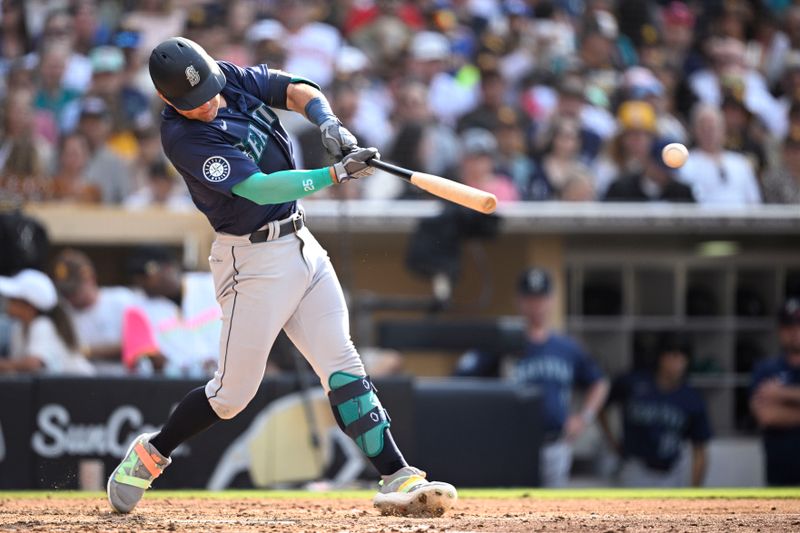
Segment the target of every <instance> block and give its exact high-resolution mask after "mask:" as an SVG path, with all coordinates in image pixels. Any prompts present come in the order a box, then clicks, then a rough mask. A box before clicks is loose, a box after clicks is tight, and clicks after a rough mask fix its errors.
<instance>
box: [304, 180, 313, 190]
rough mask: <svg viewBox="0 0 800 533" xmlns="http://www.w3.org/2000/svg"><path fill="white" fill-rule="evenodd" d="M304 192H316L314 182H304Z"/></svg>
mask: <svg viewBox="0 0 800 533" xmlns="http://www.w3.org/2000/svg"><path fill="white" fill-rule="evenodd" d="M303 190H304V191H306V192H311V191H313V190H314V180H312V179H307V180H304V181H303Z"/></svg>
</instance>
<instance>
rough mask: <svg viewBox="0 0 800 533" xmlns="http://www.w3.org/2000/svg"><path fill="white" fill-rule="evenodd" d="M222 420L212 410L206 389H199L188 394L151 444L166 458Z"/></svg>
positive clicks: (151, 440)
mask: <svg viewBox="0 0 800 533" xmlns="http://www.w3.org/2000/svg"><path fill="white" fill-rule="evenodd" d="M220 420H222V419H221V418H220V417H219V416H217V413H215V412H214V410H213V409H212V408H211V404H210V403H208V398H206V390H205V387H198V388H196V389H194V390H193V391H191V392H190V393H189V394H187V395H186V396H185V397H184V398H183V400H181V403H179V404H178V406H177V407H176V408H175V410H174V411H172V414H171V415H169V418H168V419H167V423H166V424H164V427H163V428H162V429H161V432H160V433H159V434H158V435H156V436H155V437H153V438H152V439H150V444H151V445H152V446H154V447H155V449H156V450H158V451H159V453H161V455H163V456H164V457H169V456H170V455H172V451H173V450H174V449H175V448H177V447H178V446H180V444H181V443H183V442H185V441H187V440H189V439H190V438H191V437H194V436H195V435H197V434H198V433H200V432H201V431H203V430H205V429H208V428H209V427H211V426H212V425H214V424H215V423H217V422H219V421H220Z"/></svg>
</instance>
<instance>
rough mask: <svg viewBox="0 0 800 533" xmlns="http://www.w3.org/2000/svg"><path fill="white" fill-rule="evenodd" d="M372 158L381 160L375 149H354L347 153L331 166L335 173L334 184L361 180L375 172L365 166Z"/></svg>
mask: <svg viewBox="0 0 800 533" xmlns="http://www.w3.org/2000/svg"><path fill="white" fill-rule="evenodd" d="M372 158H375V159H380V158H381V154H379V153H378V149H377V148H359V147H357V146H356V147H354V149H353V151H352V152H349V153H348V154H347V155H345V156H344V158H342V160H341V161H340V162H338V163H336V164H335V165H333V170H334V172H335V173H336V183H343V182H345V181H347V180H355V179H358V178H363V177H366V176H369V175H370V174H372V173H373V172H375V169H374V168H372V167H371V166H369V165H367V161H369V160H370V159H372Z"/></svg>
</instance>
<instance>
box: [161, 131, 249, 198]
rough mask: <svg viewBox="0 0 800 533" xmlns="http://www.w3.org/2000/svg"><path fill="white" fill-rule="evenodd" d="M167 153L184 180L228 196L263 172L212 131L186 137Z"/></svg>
mask: <svg viewBox="0 0 800 533" xmlns="http://www.w3.org/2000/svg"><path fill="white" fill-rule="evenodd" d="M164 151H165V153H166V155H167V157H168V158H169V160H170V162H171V163H172V164H173V165H174V166H175V169H176V170H177V171H178V172H180V173H181V175H183V177H184V178H186V179H187V180H190V181H197V182H200V183H202V184H203V185H204V186H206V187H208V188H209V189H211V190H213V191H215V192H218V193H221V194H224V195H225V196H228V197H232V196H233V192H232V191H231V189H233V186H234V185H236V184H237V183H241V182H242V181H244V180H246V179H247V178H248V177H250V176H252V175H253V174H255V173H256V172H260V169H259V168H258V166H257V165H256V164H255V162H254V161H253V160H251V159H250V158H249V157H247V156H246V155H245V154H244V152H242V151H241V150H239V149H237V148H236V147H234V146H231V145H230V144H228V143H227V142H226V141H225V139H223V138H222V137H221V136H219V134H218V133H217V132H216V131H214V130H213V129H211V128H207V131H199V132H192V133H189V134H187V135H184V136H183V137H181V138H179V139H176V140H175V141H174V142H172V143H171V145H169V146H165V150H164Z"/></svg>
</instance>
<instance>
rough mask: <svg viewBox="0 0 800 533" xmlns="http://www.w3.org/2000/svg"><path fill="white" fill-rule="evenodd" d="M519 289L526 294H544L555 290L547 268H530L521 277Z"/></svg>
mask: <svg viewBox="0 0 800 533" xmlns="http://www.w3.org/2000/svg"><path fill="white" fill-rule="evenodd" d="M517 290H518V291H519V293H520V294H523V295H525V296H544V295H546V294H550V292H551V291H552V290H553V282H552V280H551V278H550V274H549V273H548V272H547V271H546V270H545V269H543V268H537V267H534V268H529V269H528V270H526V271H525V272H523V273H522V275H521V276H520V277H519V282H518V284H517Z"/></svg>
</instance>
